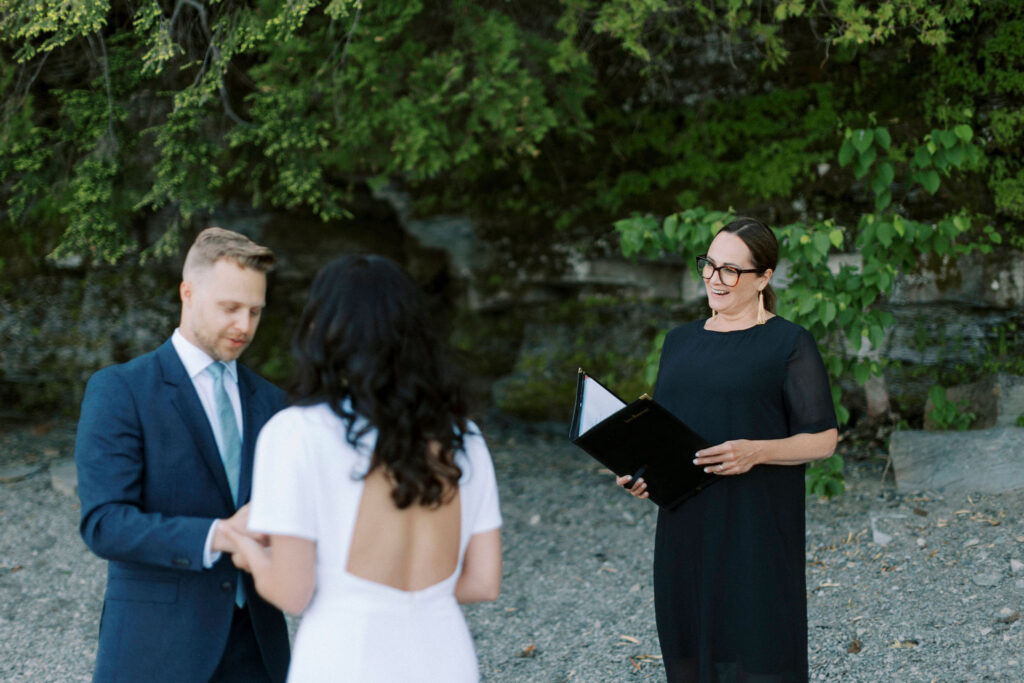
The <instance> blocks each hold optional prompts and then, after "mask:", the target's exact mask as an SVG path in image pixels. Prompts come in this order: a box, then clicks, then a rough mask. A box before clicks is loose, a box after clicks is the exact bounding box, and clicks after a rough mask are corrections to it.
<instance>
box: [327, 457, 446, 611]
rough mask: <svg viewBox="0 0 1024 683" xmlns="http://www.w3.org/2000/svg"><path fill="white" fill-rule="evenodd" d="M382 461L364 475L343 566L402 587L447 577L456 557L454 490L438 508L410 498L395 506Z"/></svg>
mask: <svg viewBox="0 0 1024 683" xmlns="http://www.w3.org/2000/svg"><path fill="white" fill-rule="evenodd" d="M391 488H392V485H391V482H390V481H388V478H387V475H386V473H385V471H384V468H383V467H378V468H377V469H375V470H374V471H373V472H371V473H370V474H368V475H367V476H366V478H365V479H364V480H363V493H362V497H361V498H360V500H359V513H358V516H357V517H356V524H355V530H354V531H353V533H352V543H351V545H350V546H349V553H348V563H347V566H346V567H345V570H346V571H347V572H348V573H349V574H353V575H355V576H358V577H359V578H362V579H366V580H368V581H373V582H375V583H380V584H384V585H386V586H391V587H393V588H398V589H399V590H403V591H416V590H421V589H423V588H428V587H430V586H433V585H434V584H436V583H439V582H441V581H443V580H444V579H447V578H448V577H449V576H451V575H452V574H453V573H455V568H456V567H457V566H458V562H459V533H460V530H461V529H460V526H461V507H460V500H459V492H458V491H455V495H454V496H452V497H451V500H449V501H448V502H446V503H444V504H443V505H441V506H440V507H438V508H426V507H423V506H422V505H417V504H413V505H410V506H409V507H407V508H405V509H404V510H399V509H398V507H397V506H396V505H395V502H394V500H393V499H392V498H391Z"/></svg>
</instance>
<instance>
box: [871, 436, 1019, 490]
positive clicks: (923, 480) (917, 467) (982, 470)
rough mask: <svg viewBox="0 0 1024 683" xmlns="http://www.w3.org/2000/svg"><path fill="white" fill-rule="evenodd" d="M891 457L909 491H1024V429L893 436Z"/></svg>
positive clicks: (898, 478)
mask: <svg viewBox="0 0 1024 683" xmlns="http://www.w3.org/2000/svg"><path fill="white" fill-rule="evenodd" d="M889 455H890V456H891V458H892V465H893V470H894V471H895V473H896V487H897V489H898V490H900V491H903V492H911V491H921V490H925V489H942V490H944V491H945V492H947V493H969V492H974V491H977V492H979V493H999V492H1001V491H1009V490H1011V489H1016V488H1022V487H1024V428H1022V427H994V428H991V429H977V430H968V431H962V432H948V431H947V432H942V431H923V430H901V431H897V432H893V435H892V439H891V440H890V442H889Z"/></svg>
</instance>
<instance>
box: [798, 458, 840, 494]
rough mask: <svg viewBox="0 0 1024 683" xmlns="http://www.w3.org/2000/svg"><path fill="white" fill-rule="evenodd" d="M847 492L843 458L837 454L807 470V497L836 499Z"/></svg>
mask: <svg viewBox="0 0 1024 683" xmlns="http://www.w3.org/2000/svg"><path fill="white" fill-rule="evenodd" d="M845 490H846V480H845V479H844V477H843V458H842V456H840V455H838V454H836V455H832V456H830V457H828V458H825V459H824V460H821V461H819V462H817V463H815V465H814V466H813V467H809V468H808V469H807V495H808V496H818V497H819V498H834V497H836V496H838V495H841V494H842V493H843V491H845Z"/></svg>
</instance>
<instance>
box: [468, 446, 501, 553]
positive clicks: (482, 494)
mask: <svg viewBox="0 0 1024 683" xmlns="http://www.w3.org/2000/svg"><path fill="white" fill-rule="evenodd" d="M464 444H465V449H466V455H467V456H468V460H469V467H470V471H469V472H468V474H469V479H468V481H467V482H466V486H468V487H472V488H473V497H474V502H475V503H476V505H475V508H476V510H475V512H476V514H475V515H474V517H473V520H472V522H471V525H470V535H472V534H479V533H483V532H484V531H490V530H492V529H497V528H498V527H500V526H501V508H500V507H499V504H498V481H497V479H496V477H495V476H494V463H493V462H492V461H491V453H490V451H489V450H488V449H487V443H486V442H485V441H484V437H483V435H481V434H480V432H479V430H478V429H477V428H476V427H475V426H473V427H472V429H471V430H470V432H469V434H467V435H466V437H465V439H464ZM464 474H465V473H464Z"/></svg>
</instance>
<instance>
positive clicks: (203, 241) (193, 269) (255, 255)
mask: <svg viewBox="0 0 1024 683" xmlns="http://www.w3.org/2000/svg"><path fill="white" fill-rule="evenodd" d="M221 259H229V260H231V261H234V262H235V263H237V264H238V265H239V266H241V267H242V268H252V269H253V270H257V271H259V272H261V273H267V272H270V270H271V269H272V268H273V267H274V252H272V251H271V250H270V249H269V248H267V247H264V246H262V245H259V244H256V243H255V242H253V241H252V240H251V239H249V238H248V237H246V236H245V235H242V234H241V233H237V232H234V231H233V230H225V229H224V228H207V229H205V230H203V231H202V232H201V233H199V234H198V235H196V241H195V242H193V243H192V246H191V247H190V248H189V250H188V255H187V256H186V257H185V266H184V267H183V268H182V269H181V277H182V279H184V280H190V279H193V278H194V277H195V276H196V275H197V274H198V273H199V272H200V271H204V270H207V269H209V268H212V267H213V264H214V263H216V262H217V261H219V260H221Z"/></svg>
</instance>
